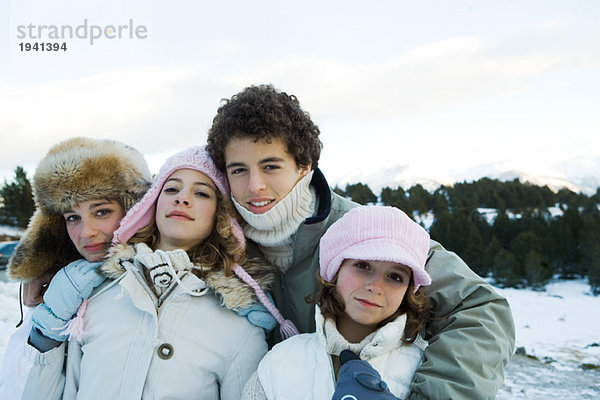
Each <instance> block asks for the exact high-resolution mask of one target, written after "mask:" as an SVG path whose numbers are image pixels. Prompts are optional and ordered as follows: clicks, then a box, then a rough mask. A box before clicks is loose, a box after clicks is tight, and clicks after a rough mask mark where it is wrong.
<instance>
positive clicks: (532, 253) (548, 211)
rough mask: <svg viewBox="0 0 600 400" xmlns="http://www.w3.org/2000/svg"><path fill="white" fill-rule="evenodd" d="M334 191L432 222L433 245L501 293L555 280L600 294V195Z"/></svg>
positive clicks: (480, 184)
mask: <svg viewBox="0 0 600 400" xmlns="http://www.w3.org/2000/svg"><path fill="white" fill-rule="evenodd" d="M334 190H335V191H336V192H337V193H339V194H341V195H343V196H346V197H349V198H351V199H352V200H354V201H356V202H357V203H360V204H367V203H375V202H380V203H383V204H385V205H391V206H394V207H398V208H400V209H401V210H403V211H404V212H406V213H407V214H408V215H410V216H411V217H412V218H413V219H415V220H417V221H422V218H425V217H427V216H428V217H429V218H433V223H432V224H431V226H430V227H429V233H430V235H431V238H432V239H434V240H436V241H438V242H440V243H441V244H442V245H443V246H444V247H445V248H447V249H449V250H451V251H454V252H455V253H457V254H458V255H459V256H460V257H461V258H462V259H463V260H464V261H465V262H466V263H467V264H468V265H469V266H470V267H471V269H473V270H474V271H475V272H476V273H477V274H479V275H480V276H484V277H492V278H493V279H494V280H495V281H496V283H497V284H498V285H500V286H505V287H519V288H520V287H530V288H534V289H541V288H543V287H544V286H545V285H546V284H547V283H548V281H549V280H550V279H551V278H552V277H553V276H558V277H559V278H562V279H573V278H583V277H587V278H588V281H589V283H590V286H591V288H592V292H593V293H594V294H596V295H598V294H600V211H599V207H598V206H599V203H600V189H598V190H597V191H596V193H595V194H594V195H593V196H586V195H585V194H581V193H576V192H573V191H571V190H569V189H566V188H563V189H561V190H560V191H558V192H556V193H555V192H553V191H552V190H550V189H549V188H548V187H547V186H536V185H532V184H529V183H522V182H520V181H519V180H518V179H515V180H513V181H509V182H501V181H498V180H496V179H489V178H482V179H480V180H478V181H475V182H471V183H467V182H463V183H457V184H455V185H454V186H441V187H439V188H438V189H436V190H435V191H434V192H433V193H430V192H428V191H427V190H426V189H425V188H423V187H422V186H421V185H420V184H417V185H414V186H412V187H411V188H410V189H408V190H405V189H403V188H402V187H398V188H395V189H393V188H389V187H384V188H383V189H382V190H381V193H380V195H379V196H376V195H375V194H374V193H373V192H372V191H371V189H370V188H369V187H368V185H364V184H362V183H357V184H350V185H346V188H345V190H342V189H341V188H339V187H336V188H335V189H334ZM422 224H423V223H422Z"/></svg>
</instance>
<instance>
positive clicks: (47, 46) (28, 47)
mask: <svg viewBox="0 0 600 400" xmlns="http://www.w3.org/2000/svg"><path fill="white" fill-rule="evenodd" d="M19 48H20V49H21V51H67V42H63V43H51V42H34V43H28V42H21V43H19Z"/></svg>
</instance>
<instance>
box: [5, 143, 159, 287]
mask: <svg viewBox="0 0 600 400" xmlns="http://www.w3.org/2000/svg"><path fill="white" fill-rule="evenodd" d="M151 180H152V176H151V174H150V170H149V168H148V165H147V163H146V161H145V159H144V157H143V155H142V154H141V153H140V152H138V151H137V150H135V149H134V148H132V147H130V146H128V145H126V144H124V143H121V142H117V141H111V140H98V139H91V138H84V137H77V138H72V139H68V140H65V141H63V142H61V143H58V144H57V145H55V146H54V147H52V148H51V149H50V151H48V154H47V155H46V156H45V157H44V158H43V159H42V160H41V161H40V163H39V164H38V166H37V168H36V171H35V174H34V176H33V184H32V187H33V196H34V201H35V206H36V211H35V213H34V214H33V216H32V218H31V220H30V221H29V226H28V227H27V230H26V231H25V233H24V234H23V236H22V238H21V243H19V245H18V246H17V248H16V249H15V252H14V255H13V256H12V258H11V259H10V261H9V264H8V271H9V276H10V278H12V279H16V280H21V281H27V280H30V279H33V278H36V277H38V276H40V275H42V274H43V273H44V272H46V271H48V270H52V269H58V268H61V267H63V266H65V265H66V264H68V263H69V262H71V261H73V260H75V259H77V258H80V257H81V255H80V254H79V253H78V252H77V250H76V249H75V246H74V245H73V243H72V242H71V240H70V238H69V236H68V234H67V230H66V224H65V220H64V218H63V216H62V214H63V213H64V212H65V211H67V210H69V209H71V208H72V207H74V206H76V205H77V204H79V203H81V202H84V201H88V200H95V199H108V200H116V201H118V202H119V203H120V204H121V205H122V206H123V208H124V209H125V211H127V210H128V209H129V208H130V207H131V206H133V204H135V203H136V202H137V201H138V200H139V199H140V198H141V197H142V196H143V194H144V193H145V192H146V190H147V189H148V187H149V186H150V182H151Z"/></svg>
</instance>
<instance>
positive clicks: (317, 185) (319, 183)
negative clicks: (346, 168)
mask: <svg viewBox="0 0 600 400" xmlns="http://www.w3.org/2000/svg"><path fill="white" fill-rule="evenodd" d="M310 184H311V186H312V187H313V188H314V189H315V192H316V193H317V200H318V202H319V205H318V208H317V213H316V215H315V216H313V217H310V218H307V219H306V221H305V222H304V223H306V224H315V223H317V222H321V221H323V220H324V219H325V218H327V216H328V215H329V213H330V211H331V189H330V188H329V184H328V183H327V180H326V179H325V175H323V172H321V170H320V169H319V168H317V169H315V173H314V174H313V177H312V180H311V181H310Z"/></svg>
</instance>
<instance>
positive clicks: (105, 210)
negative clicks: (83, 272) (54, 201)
mask: <svg viewBox="0 0 600 400" xmlns="http://www.w3.org/2000/svg"><path fill="white" fill-rule="evenodd" d="M124 216H125V210H123V207H122V206H121V205H120V204H119V203H118V202H117V201H115V200H111V201H108V200H103V199H98V200H88V201H84V202H82V203H79V204H78V205H77V206H75V207H73V208H72V209H71V210H68V211H67V212H65V213H63V217H64V218H65V222H66V224H67V232H68V234H69V238H71V241H72V242H73V244H74V245H75V248H76V249H77V251H78V252H79V254H81V255H82V256H83V257H84V258H85V259H86V260H88V261H90V262H97V261H101V260H102V259H103V258H104V256H105V255H106V253H107V252H108V248H109V247H110V244H111V241H112V238H113V232H114V231H115V230H116V229H117V228H118V227H119V223H120V222H121V219H122V218H123V217H124Z"/></svg>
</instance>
